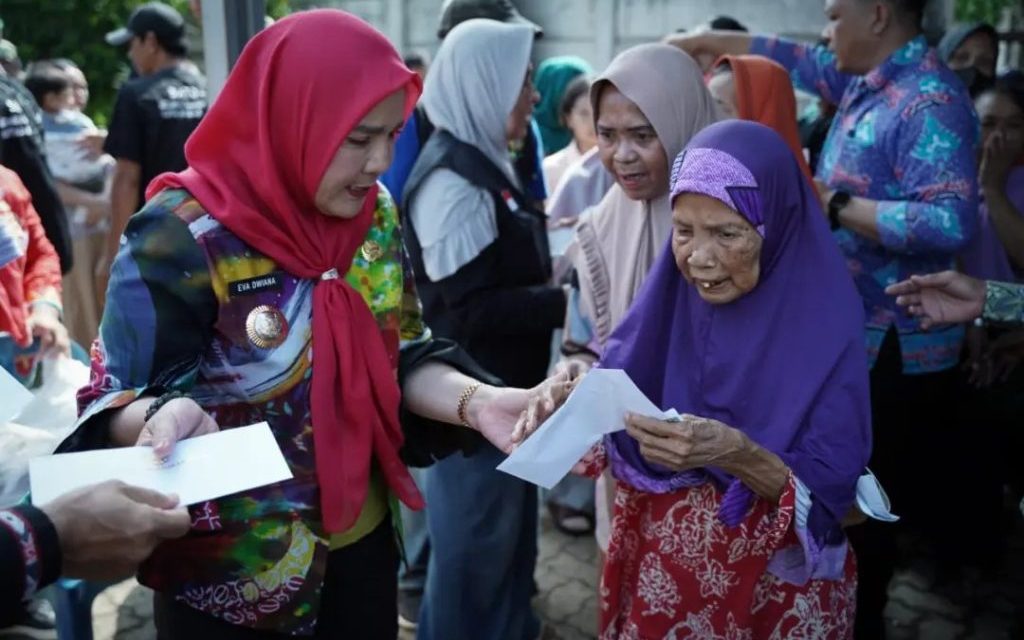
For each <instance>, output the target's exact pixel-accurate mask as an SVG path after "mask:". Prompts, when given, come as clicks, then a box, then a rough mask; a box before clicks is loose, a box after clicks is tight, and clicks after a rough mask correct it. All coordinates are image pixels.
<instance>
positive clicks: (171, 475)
mask: <svg viewBox="0 0 1024 640" xmlns="http://www.w3.org/2000/svg"><path fill="white" fill-rule="evenodd" d="M291 477H292V473H291V470H290V469H289V468H288V463H287V462H285V459H284V456H283V455H282V454H281V449H280V448H279V447H278V446H277V441H275V440H274V435H273V434H272V433H271V432H270V426H269V425H268V424H267V423H266V422H260V423H258V424H254V425H250V426H248V427H238V428H234V429H227V430H225V431H220V432H218V433H211V434H209V435H205V436H199V437H198V438H189V439H187V440H182V441H181V442H178V443H177V444H176V445H175V447H174V453H172V454H171V455H170V456H169V457H168V458H167V459H166V460H163V461H160V460H158V459H157V458H156V456H154V455H153V450H152V449H151V448H149V447H125V448H121V449H102V450H99V451H83V452H80V453H63V454H58V455H54V456H48V457H45V458H37V459H35V460H32V461H31V462H30V463H29V481H30V483H31V487H32V502H33V503H35V504H45V503H47V502H49V501H51V500H53V499H54V498H56V497H58V496H61V495H63V494H65V493H67V492H69V491H73V490H75V489H80V488H81V487H85V486H89V485H92V484H95V483H97V482H104V481H106V480H121V481H123V482H126V483H127V484H131V485H136V486H139V487H145V488H147V489H154V490H156V491H160V492H162V493H175V494H177V495H178V498H179V499H180V500H181V504H183V505H190V504H196V503H198V502H204V501H206V500H213V499H215V498H220V497H222V496H226V495H231V494H233V493H238V492H239V491H245V490H247V489H253V488H255V487H262V486H265V485H268V484H273V483H275V482H280V481H282V480H287V479H289V478H291Z"/></svg>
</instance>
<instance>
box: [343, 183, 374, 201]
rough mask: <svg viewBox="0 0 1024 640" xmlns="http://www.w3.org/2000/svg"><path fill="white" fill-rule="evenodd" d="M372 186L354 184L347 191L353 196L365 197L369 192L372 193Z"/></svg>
mask: <svg viewBox="0 0 1024 640" xmlns="http://www.w3.org/2000/svg"><path fill="white" fill-rule="evenodd" d="M372 186H373V185H368V186H365V187H360V186H358V185H352V186H351V187H347V188H346V189H345V191H347V192H348V194H349V195H350V196H352V197H353V198H365V197H366V196H367V194H369V193H370V189H371V188H372Z"/></svg>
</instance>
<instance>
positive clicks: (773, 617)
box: [588, 121, 871, 639]
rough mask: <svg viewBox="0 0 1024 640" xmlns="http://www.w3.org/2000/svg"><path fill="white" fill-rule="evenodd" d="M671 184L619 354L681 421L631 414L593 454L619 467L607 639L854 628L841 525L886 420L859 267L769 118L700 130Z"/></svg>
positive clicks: (611, 347)
mask: <svg viewBox="0 0 1024 640" xmlns="http://www.w3.org/2000/svg"><path fill="white" fill-rule="evenodd" d="M671 198H672V212H673V216H672V239H671V242H670V243H669V245H668V247H667V250H666V251H663V252H662V254H661V256H660V258H659V259H658V262H657V263H656V264H655V265H654V267H653V268H652V269H651V273H650V275H649V276H648V279H647V282H646V283H645V284H644V287H643V289H642V290H641V292H640V294H639V296H638V297H637V299H636V300H635V302H634V304H633V307H632V309H631V310H630V312H629V314H628V315H627V316H626V318H625V319H624V320H623V321H622V323H621V325H620V326H619V327H618V329H616V330H615V332H614V333H613V334H612V337H611V339H610V341H609V343H608V346H607V348H606V349H605V352H604V355H603V356H602V359H601V366H602V367H606V368H615V369H624V370H625V371H626V372H627V373H628V374H629V375H630V377H631V378H632V379H633V380H634V381H635V382H636V384H637V385H638V386H639V388H640V389H641V390H642V391H643V392H644V393H645V394H646V395H647V396H648V397H649V398H650V399H651V400H652V401H653V402H654V403H655V404H657V405H658V406H660V407H661V408H663V409H666V410H667V409H675V410H676V411H678V412H679V413H680V414H681V415H682V417H681V419H680V420H679V421H664V420H662V419H658V418H654V417H649V416H635V415H631V416H627V417H626V431H620V432H617V433H615V434H613V435H611V436H609V437H606V438H605V441H604V444H603V446H602V447H601V449H600V450H599V451H596V452H595V454H594V455H592V456H591V458H590V460H589V462H588V467H589V471H590V472H591V473H593V472H596V471H598V470H599V469H601V468H603V467H604V466H605V465H607V466H609V467H610V468H611V471H612V473H613V474H614V476H615V478H616V479H617V480H618V490H617V493H616V496H615V512H614V517H613V520H612V535H611V543H610V546H609V551H608V558H607V562H606V564H605V569H604V575H603V580H602V587H601V598H602V603H601V626H600V637H601V638H602V639H613V638H673V637H700V638H711V637H749V638H770V637H779V638H788V637H813V638H847V637H850V636H851V635H852V631H853V617H854V606H855V604H854V597H855V593H854V592H855V584H856V579H855V562H854V557H853V552H852V550H851V549H850V547H849V545H848V544H847V542H846V538H845V536H844V534H843V530H842V528H841V526H840V523H841V521H842V520H843V518H844V516H846V514H847V513H848V511H849V510H850V508H851V506H852V504H853V502H854V496H855V487H856V485H857V479H858V475H859V474H860V473H861V471H862V469H863V467H864V464H865V463H866V462H867V459H868V456H869V453H870V439H871V429H870V407H869V404H868V374H867V371H868V370H867V363H866V357H865V355H864V349H863V329H862V314H863V311H862V310H861V303H860V300H859V298H858V296H857V293H856V291H855V290H854V288H853V284H852V282H851V281H850V278H849V274H848V272H847V270H846V266H845V263H844V261H843V259H842V257H841V256H840V254H839V252H838V250H837V249H836V247H835V243H834V242H833V241H832V240H831V238H830V234H829V229H828V224H827V222H826V220H825V218H824V216H823V215H822V212H821V208H820V206H819V204H818V199H817V197H816V194H815V193H814V191H813V188H812V187H811V185H810V184H809V183H808V182H807V181H806V180H805V179H804V178H803V176H802V173H801V170H800V166H799V164H798V163H797V162H796V159H795V158H794V157H793V153H792V151H791V150H790V149H789V147H788V146H787V144H786V143H785V142H784V141H783V140H782V139H781V138H780V137H779V136H778V135H777V134H776V133H774V132H773V131H771V130H770V129H768V128H767V127H764V126H762V125H759V124H755V123H751V122H743V121H728V122H722V123H718V124H715V125H712V126H710V127H708V128H707V129H705V130H704V131H702V132H701V133H699V134H697V135H696V136H695V137H694V138H693V140H691V141H690V144H689V146H688V147H687V149H686V151H685V152H684V153H683V154H682V155H680V157H679V158H678V159H677V160H676V162H675V167H674V171H673V179H672V191H671ZM813 292H822V294H824V292H827V295H828V298H829V301H828V304H821V300H820V298H819V297H818V296H816V295H813ZM607 419H608V420H609V421H616V420H621V419H622V417H620V416H608V417H607Z"/></svg>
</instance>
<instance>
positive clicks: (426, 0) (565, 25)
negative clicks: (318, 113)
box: [293, 0, 952, 68]
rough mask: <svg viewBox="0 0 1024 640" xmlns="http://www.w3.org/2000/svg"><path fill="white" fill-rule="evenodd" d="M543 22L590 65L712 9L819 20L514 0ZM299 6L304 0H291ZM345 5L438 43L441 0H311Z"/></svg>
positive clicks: (666, 0)
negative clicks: (325, 0) (296, 0)
mask: <svg viewBox="0 0 1024 640" xmlns="http://www.w3.org/2000/svg"><path fill="white" fill-rule="evenodd" d="M513 1H514V3H515V5H516V6H517V7H519V10H520V11H521V12H522V14H523V15H525V16H526V17H527V18H529V19H531V20H533V21H535V22H537V23H538V24H540V25H542V26H543V27H544V30H545V35H544V38H543V39H541V40H539V41H538V42H537V46H536V49H535V56H536V57H537V58H538V59H542V58H545V57H548V56H551V55H562V54H575V55H579V56H582V57H583V58H585V59H587V60H589V61H590V62H591V63H592V64H593V65H594V66H595V67H596V68H602V67H603V66H604V65H606V64H607V63H608V62H609V61H610V60H611V59H612V57H614V56H615V54H616V53H618V52H619V51H621V50H622V49H625V48H627V47H629V46H632V45H634V44H638V43H641V42H649V41H651V40H657V39H659V38H661V37H662V36H664V35H665V34H667V33H669V32H672V31H675V30H677V29H680V28H685V29H693V28H694V27H697V26H698V25H700V24H702V23H704V22H706V21H707V20H708V19H710V18H711V17H713V16H716V15H723V14H724V15H731V16H733V17H734V18H736V19H738V20H739V21H740V22H742V23H744V24H746V25H747V26H748V27H749V28H750V29H751V30H752V31H757V32H764V33H779V34H783V35H787V36H791V37H796V38H800V39H813V38H816V37H817V36H818V34H820V32H821V29H822V27H823V26H824V24H825V16H824V12H823V8H824V1H823V0H513ZM293 4H294V5H296V6H302V5H303V4H304V2H303V1H302V0H300V1H298V2H294V3H293ZM305 4H309V5H313V4H315V5H317V6H325V5H331V6H336V7H340V8H343V9H345V10H347V11H351V12H353V13H355V14H356V15H359V16H361V17H362V18H364V19H365V20H367V21H368V22H370V23H372V24H374V25H375V26H377V27H378V28H379V29H381V30H382V31H383V32H384V33H386V34H387V35H388V37H390V38H391V40H392V41H393V42H394V43H395V44H396V45H397V46H398V48H399V49H401V50H403V51H407V50H409V49H414V48H419V49H424V50H426V51H428V52H431V53H432V52H433V51H435V50H436V49H437V45H438V40H437V23H438V18H439V16H440V11H441V5H442V0H328V1H327V2H324V1H323V0H320V1H316V0H311V1H310V2H306V3H305ZM932 4H933V7H932V10H931V11H932V16H930V19H929V22H930V23H932V24H935V23H939V24H941V23H942V22H944V20H945V18H946V14H947V12H948V11H950V10H951V7H952V0H933V3H932Z"/></svg>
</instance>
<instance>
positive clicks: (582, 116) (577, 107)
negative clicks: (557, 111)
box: [565, 92, 597, 152]
mask: <svg viewBox="0 0 1024 640" xmlns="http://www.w3.org/2000/svg"><path fill="white" fill-rule="evenodd" d="M565 126H566V127H568V128H569V130H570V131H572V138H573V140H575V141H576V146H578V147H579V148H580V151H583V152H586V151H590V150H591V149H593V148H594V145H596V144H597V132H596V131H595V130H594V109H593V108H592V107H591V106H590V96H589V95H588V94H587V93H586V92H584V93H581V94H580V97H578V98H576V102H574V103H573V105H572V111H570V112H569V116H568V117H567V118H566V119H565Z"/></svg>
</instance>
